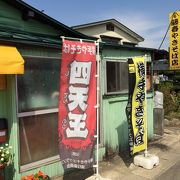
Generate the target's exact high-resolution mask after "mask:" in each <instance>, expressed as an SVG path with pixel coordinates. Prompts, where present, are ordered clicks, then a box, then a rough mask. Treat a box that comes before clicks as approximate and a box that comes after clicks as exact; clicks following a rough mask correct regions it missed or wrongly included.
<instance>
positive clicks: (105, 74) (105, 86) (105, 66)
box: [104, 58, 128, 95]
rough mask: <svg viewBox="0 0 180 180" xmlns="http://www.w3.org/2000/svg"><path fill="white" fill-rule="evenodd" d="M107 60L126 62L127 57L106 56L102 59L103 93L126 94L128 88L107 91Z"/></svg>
mask: <svg viewBox="0 0 180 180" xmlns="http://www.w3.org/2000/svg"><path fill="white" fill-rule="evenodd" d="M107 62H118V63H121V62H126V63H127V62H128V59H127V58H118V59H114V58H106V59H104V69H105V70H104V77H105V78H104V95H118V94H128V89H127V91H116V92H108V91H107Z"/></svg>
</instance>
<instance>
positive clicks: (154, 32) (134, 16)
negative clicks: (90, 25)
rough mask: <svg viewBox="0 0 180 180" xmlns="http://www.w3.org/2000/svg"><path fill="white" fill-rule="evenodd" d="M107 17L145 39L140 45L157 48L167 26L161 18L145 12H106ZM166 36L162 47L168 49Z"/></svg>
mask: <svg viewBox="0 0 180 180" xmlns="http://www.w3.org/2000/svg"><path fill="white" fill-rule="evenodd" d="M105 16H106V19H107V18H114V19H116V20H118V21H119V22H121V23H122V24H124V25H125V26H127V27H128V28H130V29H131V30H132V31H134V32H136V33H137V34H139V35H140V36H142V37H143V38H144V39H145V41H144V42H142V43H140V46H144V47H150V48H158V47H159V45H160V43H161V42H162V40H163V37H164V35H165V33H166V30H167V27H168V19H167V22H163V21H162V20H161V19H159V18H157V17H155V18H154V19H153V18H152V15H148V14H146V13H144V14H142V13H139V12H124V13H123V12H121V13H114V12H113V13H110V14H106V15H105ZM168 40H169V39H168V36H167V37H166V39H165V41H164V43H163V46H162V48H164V49H166V50H167V49H168Z"/></svg>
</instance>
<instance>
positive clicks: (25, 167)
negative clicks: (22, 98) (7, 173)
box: [15, 55, 61, 172]
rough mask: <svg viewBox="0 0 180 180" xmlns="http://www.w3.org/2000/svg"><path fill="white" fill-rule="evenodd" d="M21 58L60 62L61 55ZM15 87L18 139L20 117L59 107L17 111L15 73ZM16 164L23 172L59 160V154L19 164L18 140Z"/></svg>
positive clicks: (18, 136) (43, 112)
mask: <svg viewBox="0 0 180 180" xmlns="http://www.w3.org/2000/svg"><path fill="white" fill-rule="evenodd" d="M23 58H27V59H31V60H32V61H35V60H37V59H38V60H42V61H43V60H52V61H53V60H58V61H59V63H61V56H60V57H59V58H58V57H44V56H27V55H25V56H23ZM15 86H16V87H15V88H16V117H17V138H18V139H20V133H19V121H20V118H21V117H28V116H37V115H43V114H53V113H58V112H59V109H58V107H57V108H54V107H53V108H48V109H41V110H34V111H26V112H19V107H18V106H19V100H18V77H17V75H15ZM17 146H18V164H19V171H20V172H25V171H27V170H31V169H34V168H38V167H41V166H43V165H48V164H51V163H55V162H57V161H59V159H60V157H59V155H55V156H51V157H49V158H45V159H42V160H38V161H36V162H31V163H27V164H25V165H21V164H20V157H21V156H20V141H18V144H17Z"/></svg>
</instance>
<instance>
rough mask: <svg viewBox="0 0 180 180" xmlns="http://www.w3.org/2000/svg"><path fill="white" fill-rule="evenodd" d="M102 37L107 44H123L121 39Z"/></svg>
mask: <svg viewBox="0 0 180 180" xmlns="http://www.w3.org/2000/svg"><path fill="white" fill-rule="evenodd" d="M100 37H101V40H102V41H103V42H106V43H109V44H121V38H115V37H111V36H105V35H100Z"/></svg>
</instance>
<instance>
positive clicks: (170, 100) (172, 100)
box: [158, 82, 180, 115]
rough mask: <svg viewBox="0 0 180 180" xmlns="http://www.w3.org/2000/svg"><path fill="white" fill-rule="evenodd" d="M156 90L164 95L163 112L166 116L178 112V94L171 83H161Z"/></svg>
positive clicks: (179, 94)
mask: <svg viewBox="0 0 180 180" xmlns="http://www.w3.org/2000/svg"><path fill="white" fill-rule="evenodd" d="M158 90H159V91H160V92H162V93H163V95H164V112H165V115H168V114H169V113H171V112H178V111H180V107H179V106H180V92H179V93H176V92H175V91H174V86H173V83H172V82H161V83H160V84H159V86H158Z"/></svg>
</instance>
